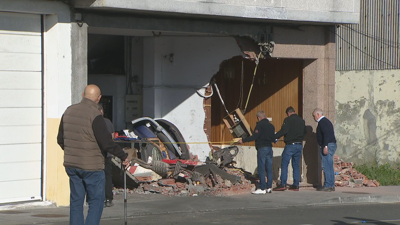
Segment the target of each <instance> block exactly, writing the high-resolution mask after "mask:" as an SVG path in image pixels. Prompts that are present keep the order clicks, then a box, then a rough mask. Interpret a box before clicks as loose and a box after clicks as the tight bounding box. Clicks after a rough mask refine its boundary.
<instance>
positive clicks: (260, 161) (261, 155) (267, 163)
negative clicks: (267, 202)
mask: <svg viewBox="0 0 400 225" xmlns="http://www.w3.org/2000/svg"><path fill="white" fill-rule="evenodd" d="M272 154H273V152H272V147H262V148H260V149H258V151H257V168H258V176H260V189H261V190H265V189H267V188H271V187H272ZM265 170H266V171H267V183H266V184H265Z"/></svg>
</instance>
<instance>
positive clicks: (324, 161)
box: [312, 108, 337, 192]
mask: <svg viewBox="0 0 400 225" xmlns="http://www.w3.org/2000/svg"><path fill="white" fill-rule="evenodd" d="M312 116H313V118H314V120H315V122H318V126H317V141H318V145H319V146H320V150H321V165H322V170H323V171H324V177H325V181H324V185H323V186H322V187H319V188H317V191H327V192H331V191H335V172H334V169H333V155H335V152H336V148H337V145H336V138H335V131H334V129H333V124H332V122H331V121H329V120H328V119H327V118H326V117H325V116H324V112H323V111H322V109H320V108H316V109H314V111H313V113H312Z"/></svg>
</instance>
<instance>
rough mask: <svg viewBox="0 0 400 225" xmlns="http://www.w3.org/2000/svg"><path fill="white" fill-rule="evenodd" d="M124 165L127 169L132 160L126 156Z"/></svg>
mask: <svg viewBox="0 0 400 225" xmlns="http://www.w3.org/2000/svg"><path fill="white" fill-rule="evenodd" d="M122 165H124V166H125V169H128V167H129V166H130V165H131V161H130V160H129V159H128V157H126V159H125V160H124V161H123V162H122Z"/></svg>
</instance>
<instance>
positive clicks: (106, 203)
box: [104, 199, 114, 207]
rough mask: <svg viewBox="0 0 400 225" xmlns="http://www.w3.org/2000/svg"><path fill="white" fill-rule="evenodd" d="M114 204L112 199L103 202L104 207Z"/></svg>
mask: <svg viewBox="0 0 400 225" xmlns="http://www.w3.org/2000/svg"><path fill="white" fill-rule="evenodd" d="M113 205H114V203H113V202H112V200H108V199H107V200H106V201H105V202H104V207H111V206H113Z"/></svg>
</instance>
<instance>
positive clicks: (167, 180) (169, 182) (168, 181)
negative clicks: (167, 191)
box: [158, 179, 175, 186]
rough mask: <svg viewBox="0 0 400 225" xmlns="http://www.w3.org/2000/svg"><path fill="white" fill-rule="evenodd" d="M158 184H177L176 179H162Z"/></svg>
mask: <svg viewBox="0 0 400 225" xmlns="http://www.w3.org/2000/svg"><path fill="white" fill-rule="evenodd" d="M158 184H159V185H162V186H168V185H175V179H161V180H159V181H158Z"/></svg>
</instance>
